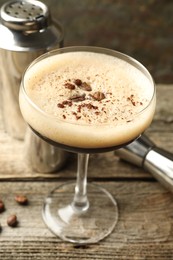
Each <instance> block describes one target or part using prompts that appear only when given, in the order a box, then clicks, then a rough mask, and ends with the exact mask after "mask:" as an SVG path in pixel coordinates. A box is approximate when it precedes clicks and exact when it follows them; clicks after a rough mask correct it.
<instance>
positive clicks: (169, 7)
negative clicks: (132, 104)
mask: <svg viewBox="0 0 173 260" xmlns="http://www.w3.org/2000/svg"><path fill="white" fill-rule="evenodd" d="M5 2H7V1H3V0H0V5H2V4H3V3H5ZM42 2H44V3H45V4H47V5H48V6H49V8H50V10H51V13H52V16H53V17H55V18H56V19H58V20H59V21H60V22H61V23H62V25H63V26H64V29H65V41H64V45H65V46H71V45H93V46H101V47H107V48H112V49H115V50H118V51H121V52H124V53H126V54H128V55H131V56H132V57H134V58H136V59H137V60H139V61H140V62H142V63H143V64H144V65H145V66H146V67H147V69H148V70H149V71H150V72H151V74H152V76H153V78H154V80H155V82H156V83H173V0H145V1H144V0H42Z"/></svg>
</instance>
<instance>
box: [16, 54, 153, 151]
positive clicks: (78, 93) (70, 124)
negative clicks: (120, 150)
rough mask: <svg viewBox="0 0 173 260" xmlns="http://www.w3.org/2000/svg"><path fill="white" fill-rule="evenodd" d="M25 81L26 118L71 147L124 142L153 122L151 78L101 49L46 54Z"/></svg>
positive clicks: (23, 104) (41, 131) (47, 135)
mask: <svg viewBox="0 0 173 260" xmlns="http://www.w3.org/2000/svg"><path fill="white" fill-rule="evenodd" d="M24 85H25V89H24V91H23V93H22V94H21V95H20V106H21V111H22V114H23V116H24V118H25V120H26V121H27V122H28V124H29V125H30V126H31V127H32V128H33V129H34V130H35V131H36V132H38V133H39V134H40V135H41V136H43V137H45V138H47V139H49V140H52V141H53V142H55V143H59V144H61V145H64V146H68V147H76V148H79V149H81V148H82V149H104V148H109V147H117V146H121V145H122V144H125V143H128V142H130V141H132V140H133V139H135V138H136V137H138V136H139V135H140V134H141V133H142V132H143V131H144V130H145V129H146V128H147V127H148V126H149V125H150V123H151V121H152V118H153V114H154V110H155V99H154V98H153V94H154V86H153V81H152V79H150V78H148V77H146V76H145V75H144V73H142V72H141V71H140V70H139V69H138V68H136V67H135V66H133V65H131V64H130V63H129V62H126V61H125V60H122V59H119V58H118V57H114V56H110V55H107V54H102V53H95V52H87V51H78V52H67V53H62V54H57V55H53V56H50V57H47V58H45V59H43V60H41V61H38V62H37V63H36V64H33V65H32V66H31V67H30V68H29V70H28V71H27V72H26V74H25V78H24ZM24 95H27V97H29V100H28V102H26V100H25V98H23V97H24Z"/></svg>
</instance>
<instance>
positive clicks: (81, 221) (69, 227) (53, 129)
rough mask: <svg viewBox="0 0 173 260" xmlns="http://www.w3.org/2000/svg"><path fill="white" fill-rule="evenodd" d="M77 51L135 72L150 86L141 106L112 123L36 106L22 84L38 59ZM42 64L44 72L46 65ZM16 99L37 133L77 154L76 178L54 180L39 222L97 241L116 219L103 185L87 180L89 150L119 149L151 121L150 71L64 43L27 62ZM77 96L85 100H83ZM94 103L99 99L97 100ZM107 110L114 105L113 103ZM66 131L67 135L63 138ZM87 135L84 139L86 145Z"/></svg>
mask: <svg viewBox="0 0 173 260" xmlns="http://www.w3.org/2000/svg"><path fill="white" fill-rule="evenodd" d="M78 52H84V53H86V52H91V53H99V54H104V55H108V56H111V57H115V58H116V59H118V60H121V61H122V62H125V63H127V64H128V65H129V66H130V67H133V68H135V70H137V71H138V72H140V75H141V77H143V78H144V80H146V81H147V82H148V84H149V85H150V87H151V90H150V98H149V100H148V101H147V103H146V104H145V106H141V109H140V110H139V111H138V112H137V113H136V114H135V116H134V115H133V117H131V116H130V113H129V115H128V118H126V120H125V121H123V122H122V123H121V124H120V126H118V125H117V122H115V123H111V124H110V123H106V122H103V123H97V122H95V123H93V122H92V124H90V123H89V122H88V123H86V124H83V123H80V120H76V122H75V123H74V122H71V121H68V120H65V116H64V118H59V117H58V116H54V115H51V114H49V113H47V112H45V111H44V109H43V108H40V107H39V105H38V104H37V103H35V101H34V99H33V98H32V97H31V96H30V92H29V91H28V89H27V87H26V86H28V84H29V80H30V79H31V80H32V77H34V76H36V75H37V72H39V67H40V68H41V67H42V61H47V66H49V63H50V62H51V59H52V58H53V57H55V56H56V55H62V54H65V53H75V54H76V55H77V54H78ZM81 62H82V66H84V65H85V62H83V61H81ZM100 62H101V61H100ZM103 67H104V64H103ZM35 68H36V71H37V72H36V73H34V74H32V73H31V72H32V71H34V70H33V69H35ZM44 69H45V73H46V67H44ZM115 74H116V71H115ZM28 75H29V76H28ZM126 76H127V77H130V70H129V75H128V70H127V75H126ZM105 91H106V90H105ZM50 93H51V87H50ZM117 94H118V93H117ZM141 94H142V93H141ZM129 95H130V94H129ZM132 97H133V96H132V95H131V96H128V99H129V102H131V103H132V105H134V106H135V103H134V102H135V101H134V100H133V98H132ZM40 98H41V96H40ZM19 100H20V108H21V112H22V114H23V117H24V119H25V120H26V122H27V123H28V124H29V126H30V127H31V129H32V130H33V131H34V132H35V133H36V134H37V135H38V136H40V137H41V138H43V139H44V140H46V141H47V142H49V143H51V144H53V145H55V146H58V147H60V148H62V149H66V150H68V151H71V152H75V153H77V154H78V164H77V180H76V182H73V181H72V182H66V183H64V184H62V185H59V186H58V187H56V188H55V189H54V190H53V191H51V192H50V194H49V195H48V197H47V198H46V199H45V201H44V206H43V211H42V215H43V219H44V222H45V223H46V225H47V226H48V228H49V229H50V230H51V231H52V232H53V233H54V234H55V235H57V236H59V237H60V238H61V239H63V240H64V241H69V242H73V243H78V244H86V243H96V242H98V241H100V240H101V239H103V238H105V237H106V236H108V235H109V234H110V233H111V232H112V231H113V229H114V227H115V225H116V223H117V220H118V207H117V202H116V200H115V199H114V197H113V196H112V195H111V194H110V193H109V192H108V191H107V190H106V189H104V188H102V187H100V186H98V185H96V184H93V183H88V184H87V169H88V160H89V154H90V153H101V152H107V151H113V150H115V149H118V148H120V147H122V146H124V145H126V144H128V143H130V142H132V141H133V140H134V139H136V138H137V137H138V136H139V135H140V134H141V133H142V132H143V131H144V130H145V129H146V128H147V127H148V126H149V125H150V123H151V121H152V118H153V115H154V110H155V100H156V98H155V86H154V82H153V79H152V77H151V75H150V74H149V72H148V71H147V69H146V68H145V67H144V66H143V65H141V64H140V63H139V62H138V61H136V60H134V59H133V58H131V57H129V56H127V55H125V54H122V53H120V52H116V51H114V50H109V49H105V48H99V47H89V46H88V47H84V46H83V47H79V46H77V47H67V48H62V49H58V50H55V51H52V52H49V53H47V54H44V55H42V56H40V57H39V58H37V59H36V60H35V61H33V62H32V63H31V65H30V66H29V67H28V68H27V70H26V71H25V73H24V76H23V79H22V82H21V89H20V95H19ZM78 101H79V102H84V101H83V100H78ZM98 102H101V101H100V100H98ZM81 104H82V103H81ZM141 104H142V102H141ZM112 109H115V107H114V106H113V107H112ZM77 119H78V118H77ZM93 127H94V128H93ZM78 128H80V131H78ZM93 129H94V131H93ZM52 133H56V134H55V135H53V136H54V137H55V138H54V137H52V135H51V134H52ZM62 133H63V134H62ZM62 136H64V137H62ZM65 136H68V137H70V138H67V139H66V138H65ZM63 138H64V139H63ZM107 139H109V142H107ZM84 140H85V141H84ZM86 140H88V145H87V142H86ZM110 140H111V141H110ZM98 167H99V166H98ZM105 174H106V172H105Z"/></svg>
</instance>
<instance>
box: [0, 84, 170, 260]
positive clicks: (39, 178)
mask: <svg viewBox="0 0 173 260" xmlns="http://www.w3.org/2000/svg"><path fill="white" fill-rule="evenodd" d="M172 97H173V85H158V86H157V101H158V102H157V108H156V114H155V117H154V121H153V123H152V125H151V126H150V128H149V129H148V130H147V132H146V134H147V135H148V136H149V137H150V138H151V140H152V141H154V142H155V143H156V144H157V145H158V146H160V147H163V148H165V149H167V150H169V151H170V152H173V145H172V144H173V104H172ZM0 120H1V124H0V198H1V199H2V200H3V201H4V203H5V207H6V210H5V211H4V212H3V213H1V214H0V223H1V226H2V230H1V232H0V259H2V260H7V259H8V260H12V259H15V260H17V259H20V260H25V259H32V260H34V259H42V260H43V259H45V260H48V259H49V260H50V259H61V260H65V259H68V260H71V259H83V260H84V259H104V260H105V259H119V260H120V259H140V260H143V259H145V260H146V259H149V260H150V259H160V260H164V259H165V260H168V259H173V195H172V194H171V193H170V192H169V191H168V190H167V189H166V188H164V187H163V186H162V185H161V184H160V183H158V182H157V181H156V180H155V179H154V178H153V177H152V176H151V175H150V173H148V172H145V171H144V170H143V169H141V168H138V167H135V166H133V165H130V164H128V163H127V162H123V161H121V160H120V159H119V158H117V157H116V156H115V155H114V153H112V152H111V153H105V154H97V155H92V156H91V158H90V164H89V176H88V177H89V180H90V181H94V182H96V183H99V184H100V185H102V186H103V187H105V188H107V189H108V190H109V191H110V192H111V193H112V194H113V195H114V196H115V197H116V199H117V201H118V205H119V221H118V224H117V226H116V228H115V230H114V231H113V233H112V234H111V235H109V237H107V238H106V239H105V240H103V241H101V242H100V243H98V244H93V245H87V246H79V245H75V244H70V243H65V242H62V241H61V240H60V239H59V238H58V237H55V236H54V235H53V234H52V233H51V232H50V231H49V230H48V229H47V227H46V226H45V224H44V223H43V220H42V217H41V209H42V202H43V199H44V197H45V196H46V195H47V193H48V192H49V191H50V190H51V189H53V188H54V187H55V186H56V185H57V184H58V183H62V182H63V181H65V180H67V179H73V178H75V168H76V158H75V157H74V156H73V157H71V159H70V160H69V161H68V165H67V166H66V167H65V168H64V169H63V170H61V171H60V172H58V173H55V174H42V173H37V172H33V171H31V170H30V169H29V168H28V167H27V166H26V164H25V161H24V159H23V150H24V144H23V142H20V141H16V140H13V139H12V138H10V137H9V136H8V135H7V134H6V133H5V131H4V129H3V125H2V119H0ZM19 193H20V194H25V195H27V197H28V199H29V205H28V206H20V205H18V204H17V203H16V202H15V200H14V197H15V195H16V194H19ZM13 213H14V214H16V215H17V217H18V220H19V223H18V226H17V227H16V228H10V227H9V226H8V225H7V224H6V220H7V217H8V216H9V215H10V214H13Z"/></svg>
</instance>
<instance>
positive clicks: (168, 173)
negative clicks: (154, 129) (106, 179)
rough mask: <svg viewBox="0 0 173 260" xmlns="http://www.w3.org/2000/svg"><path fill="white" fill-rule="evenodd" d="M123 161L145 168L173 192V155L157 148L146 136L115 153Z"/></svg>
mask: <svg viewBox="0 0 173 260" xmlns="http://www.w3.org/2000/svg"><path fill="white" fill-rule="evenodd" d="M115 154H116V155H118V156H119V157H120V158H121V159H123V160H125V161H128V162H130V163H132V164H134V165H137V166H139V167H142V168H144V169H145V170H147V171H148V172H150V173H151V174H152V175H153V176H154V177H155V178H156V179H157V180H158V181H159V182H160V183H162V184H163V185H164V186H165V187H166V188H167V189H169V190H170V191H171V192H173V154H172V153H170V152H168V151H165V150H164V149H162V148H159V147H157V146H156V145H155V144H154V143H153V142H152V141H151V140H150V139H149V138H148V137H147V136H146V135H141V136H140V137H139V138H138V139H137V140H135V141H134V142H132V143H131V144H129V145H127V146H126V147H124V148H121V149H119V150H117V151H116V152H115Z"/></svg>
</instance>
